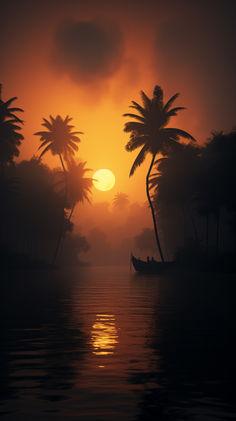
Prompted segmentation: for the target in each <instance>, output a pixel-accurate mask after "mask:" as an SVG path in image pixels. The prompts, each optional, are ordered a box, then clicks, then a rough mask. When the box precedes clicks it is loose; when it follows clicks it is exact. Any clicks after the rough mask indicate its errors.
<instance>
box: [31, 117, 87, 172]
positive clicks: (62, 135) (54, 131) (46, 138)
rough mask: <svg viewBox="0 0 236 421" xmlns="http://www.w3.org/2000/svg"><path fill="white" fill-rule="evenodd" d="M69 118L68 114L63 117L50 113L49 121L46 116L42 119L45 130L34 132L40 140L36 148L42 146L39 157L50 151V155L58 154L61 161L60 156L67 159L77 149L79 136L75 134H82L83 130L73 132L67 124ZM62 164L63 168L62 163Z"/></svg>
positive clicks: (71, 127)
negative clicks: (53, 115)
mask: <svg viewBox="0 0 236 421" xmlns="http://www.w3.org/2000/svg"><path fill="white" fill-rule="evenodd" d="M71 120H72V118H70V117H69V116H68V115H67V116H66V118H65V119H63V118H62V117H61V116H60V115H57V116H56V117H55V118H54V117H52V116H51V115H50V121H49V120H47V119H46V118H44V119H43V121H44V123H42V126H44V127H46V129H47V131H46V130H45V131H40V132H37V133H35V135H36V136H40V141H41V142H42V143H41V145H40V146H39V148H38V149H42V148H44V149H43V151H42V152H41V154H40V158H41V157H42V156H43V155H44V154H45V153H46V152H48V151H51V153H52V155H56V154H58V155H59V157H60V159H61V161H62V157H63V158H64V159H65V160H66V161H68V160H69V159H70V157H71V156H73V155H74V154H75V152H77V151H78V149H79V148H78V145H77V143H79V142H80V138H79V137H78V136H76V135H77V134H83V132H73V131H72V129H73V128H74V126H72V125H70V124H68V123H69V122H70V121H71ZM62 166H63V169H64V164H63V165H62Z"/></svg>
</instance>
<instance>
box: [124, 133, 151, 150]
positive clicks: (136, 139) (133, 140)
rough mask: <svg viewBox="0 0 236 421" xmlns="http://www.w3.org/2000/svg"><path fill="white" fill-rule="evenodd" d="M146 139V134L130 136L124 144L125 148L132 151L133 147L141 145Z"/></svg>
mask: <svg viewBox="0 0 236 421" xmlns="http://www.w3.org/2000/svg"><path fill="white" fill-rule="evenodd" d="M146 139H147V137H146V136H130V140H129V141H128V143H127V145H126V146H125V149H126V150H127V151H128V152H131V151H134V150H135V149H137V148H140V146H143V145H144V144H145V143H146Z"/></svg>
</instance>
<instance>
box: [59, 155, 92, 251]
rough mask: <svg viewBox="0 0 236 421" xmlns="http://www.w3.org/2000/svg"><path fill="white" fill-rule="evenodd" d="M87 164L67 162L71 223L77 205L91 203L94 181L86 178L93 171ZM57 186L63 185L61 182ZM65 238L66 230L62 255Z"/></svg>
mask: <svg viewBox="0 0 236 421" xmlns="http://www.w3.org/2000/svg"><path fill="white" fill-rule="evenodd" d="M86 164H87V162H79V161H75V160H74V159H73V158H72V159H70V160H69V161H68V162H67V168H68V170H67V186H68V195H67V203H66V208H67V209H70V214H69V216H68V219H67V220H68V222H69V223H70V221H71V218H72V215H73V212H74V209H75V206H76V204H77V203H78V202H81V203H82V202H84V201H85V200H87V201H88V202H90V199H89V195H90V194H91V188H92V185H93V179H92V178H91V177H85V175H86V173H87V172H88V171H92V170H91V169H90V168H86V167H85V165H86ZM57 184H61V181H59V182H58V183H57ZM65 236H66V231H65V230H64V232H63V239H62V244H61V250H60V255H61V254H62V250H63V245H64V241H65Z"/></svg>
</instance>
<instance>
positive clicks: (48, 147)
mask: <svg viewBox="0 0 236 421" xmlns="http://www.w3.org/2000/svg"><path fill="white" fill-rule="evenodd" d="M51 146H52V145H51V144H50V145H48V146H46V148H45V149H44V150H43V151H42V152H41V154H40V155H39V159H41V158H42V156H43V155H44V154H45V153H46V152H47V151H49V150H50V149H51Z"/></svg>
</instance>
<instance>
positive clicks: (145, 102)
mask: <svg viewBox="0 0 236 421" xmlns="http://www.w3.org/2000/svg"><path fill="white" fill-rule="evenodd" d="M140 95H141V98H142V101H143V105H144V107H145V108H147V109H148V110H149V109H150V108H151V105H152V101H151V99H150V98H149V97H148V96H147V95H146V94H145V92H144V91H141V92H140Z"/></svg>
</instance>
